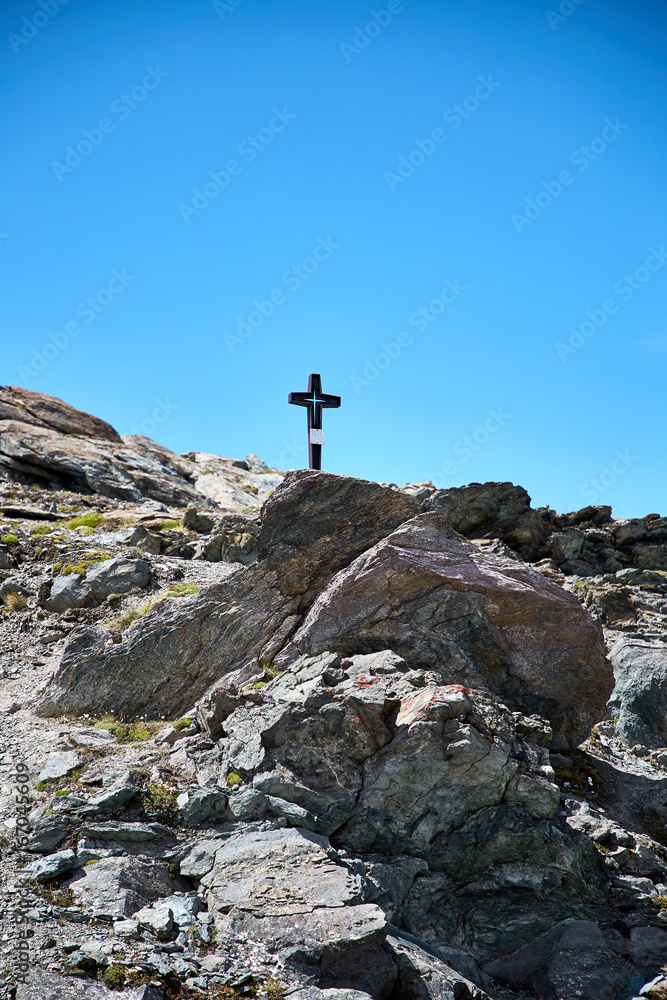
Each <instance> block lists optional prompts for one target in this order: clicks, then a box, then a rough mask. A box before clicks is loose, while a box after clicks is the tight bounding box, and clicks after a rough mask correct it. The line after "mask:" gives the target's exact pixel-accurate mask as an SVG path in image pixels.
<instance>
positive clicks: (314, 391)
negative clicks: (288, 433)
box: [287, 375, 340, 469]
mask: <svg viewBox="0 0 667 1000" xmlns="http://www.w3.org/2000/svg"><path fill="white" fill-rule="evenodd" d="M287 402H288V403H294V405H295V406H307V407H308V463H309V466H310V468H311V469H321V468H322V445H323V444H324V431H323V430H322V410H328V409H337V408H338V407H339V406H340V396H327V394H326V393H324V392H322V379H321V378H320V376H319V375H311V376H310V378H309V379H308V392H290V394H289V396H288V397H287Z"/></svg>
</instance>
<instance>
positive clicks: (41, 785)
mask: <svg viewBox="0 0 667 1000" xmlns="http://www.w3.org/2000/svg"><path fill="white" fill-rule="evenodd" d="M46 789H47V784H46V782H45V781H38V782H37V791H38V792H45V791H46Z"/></svg>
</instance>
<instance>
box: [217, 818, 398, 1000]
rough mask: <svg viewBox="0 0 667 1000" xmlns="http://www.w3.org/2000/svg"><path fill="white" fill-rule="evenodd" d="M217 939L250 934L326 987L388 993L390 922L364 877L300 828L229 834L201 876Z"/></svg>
mask: <svg viewBox="0 0 667 1000" xmlns="http://www.w3.org/2000/svg"><path fill="white" fill-rule="evenodd" d="M202 885H203V886H205V887H206V900H207V903H208V908H209V912H211V913H213V915H214V917H215V922H216V925H217V929H218V934H219V936H220V937H221V938H229V937H230V936H233V937H234V938H235V939H237V940H238V939H241V940H243V939H245V938H250V940H252V941H253V942H258V943H261V944H262V945H263V946H264V947H265V948H266V949H267V951H269V952H272V953H274V954H277V955H278V957H279V958H280V959H281V960H282V961H284V962H288V963H296V964H298V965H302V966H303V965H306V966H309V967H310V969H311V972H316V973H317V974H318V975H319V978H320V982H321V984H322V985H323V986H325V987H338V988H348V989H355V990H362V991H364V992H367V993H370V994H371V995H372V996H373V997H375V998H376V1000H383V998H386V997H388V996H389V994H390V992H391V989H392V987H393V985H394V982H395V980H396V966H395V964H394V962H392V960H391V958H390V956H389V955H388V954H387V952H386V950H385V949H384V947H383V944H384V941H385V938H386V934H387V921H386V918H385V915H384V913H383V912H382V910H381V909H380V907H379V906H375V905H373V904H367V903H364V902H363V898H364V896H363V888H364V887H363V881H362V879H361V878H360V876H359V875H355V874H353V873H352V872H351V871H350V869H349V868H348V867H346V866H345V865H344V863H343V862H342V860H341V859H340V858H339V857H338V855H337V854H336V853H335V852H334V851H332V850H331V847H330V845H329V844H328V842H327V841H326V840H325V839H324V838H323V837H319V836H317V835H316V834H313V833H309V832H307V831H304V830H295V829H291V830H290V829H288V830H269V831H265V832H258V833H246V834H238V835H236V836H233V837H231V838H230V839H229V840H228V841H227V842H226V843H225V844H224V845H223V846H222V847H220V848H219V849H218V850H217V852H216V855H215V862H214V864H213V868H212V869H211V871H210V872H208V874H206V875H205V876H204V877H203V878H202Z"/></svg>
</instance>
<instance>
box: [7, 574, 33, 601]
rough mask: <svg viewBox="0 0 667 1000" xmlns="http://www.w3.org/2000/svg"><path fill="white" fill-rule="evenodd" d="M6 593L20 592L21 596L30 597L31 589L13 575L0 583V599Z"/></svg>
mask: <svg viewBox="0 0 667 1000" xmlns="http://www.w3.org/2000/svg"><path fill="white" fill-rule="evenodd" d="M8 594H20V596H21V597H32V591H31V590H29V588H28V587H26V586H25V584H23V583H21V581H20V580H17V579H16V578H15V577H13V576H12V577H9V578H8V579H7V580H4V581H3V582H2V584H0V601H1V600H2V598H3V597H7V595H8Z"/></svg>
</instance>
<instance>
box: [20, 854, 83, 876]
mask: <svg viewBox="0 0 667 1000" xmlns="http://www.w3.org/2000/svg"><path fill="white" fill-rule="evenodd" d="M76 865H77V857H76V853H75V852H74V851H72V850H67V851H58V852H57V853H56V854H50V855H49V856H48V857H46V858H40V859H39V860H38V861H31V862H30V863H29V864H27V865H26V866H25V868H24V869H23V870H24V872H25V874H26V875H27V876H28V878H34V879H35V881H37V882H50V881H51V880H52V879H54V878H57V876H58V875H62V874H63V872H68V871H70V870H71V869H72V868H75V867H76Z"/></svg>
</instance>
